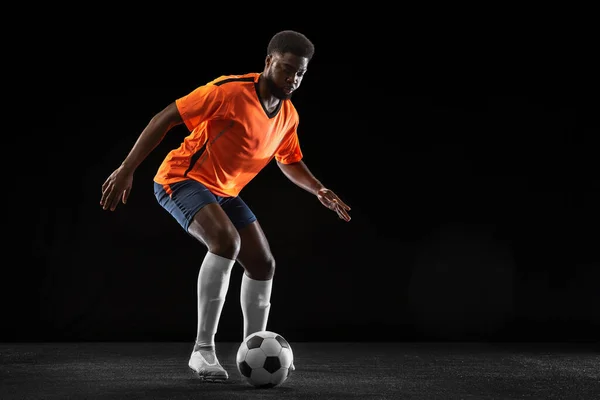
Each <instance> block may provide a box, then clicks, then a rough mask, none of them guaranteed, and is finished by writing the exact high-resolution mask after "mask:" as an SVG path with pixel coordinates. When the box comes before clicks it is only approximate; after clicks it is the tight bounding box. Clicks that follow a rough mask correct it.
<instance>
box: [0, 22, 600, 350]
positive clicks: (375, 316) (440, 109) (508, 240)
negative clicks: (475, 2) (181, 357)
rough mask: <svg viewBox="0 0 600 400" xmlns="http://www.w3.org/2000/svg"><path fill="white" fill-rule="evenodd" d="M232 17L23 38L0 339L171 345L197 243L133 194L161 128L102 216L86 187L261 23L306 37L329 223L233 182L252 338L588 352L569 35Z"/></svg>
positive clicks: (187, 325) (224, 68) (585, 221)
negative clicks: (259, 244)
mask: <svg viewBox="0 0 600 400" xmlns="http://www.w3.org/2000/svg"><path fill="white" fill-rule="evenodd" d="M186 18H189V19H190V20H188V19H186ZM255 18H256V17H253V19H252V20H250V21H246V23H245V24H244V23H240V24H237V23H236V22H234V21H229V22H228V23H226V24H225V23H224V22H223V21H222V20H220V21H219V24H220V25H219V27H218V28H216V27H214V26H198V27H197V28H194V27H195V25H194V24H192V22H193V21H191V19H192V16H186V15H181V18H180V19H179V20H178V21H175V22H178V23H179V24H180V25H177V24H172V25H169V26H168V27H167V26H163V25H160V24H158V23H156V22H155V21H146V20H144V19H143V18H141V17H140V18H139V19H136V20H135V22H133V21H132V20H117V19H110V18H109V19H106V18H105V19H102V22H99V23H92V22H91V21H90V20H86V21H85V22H81V23H80V24H78V23H74V22H73V21H70V22H69V23H62V24H56V25H55V26H54V27H53V29H51V30H48V31H47V32H46V35H45V36H43V37H41V38H40V42H39V43H37V44H36V47H35V49H36V57H39V58H43V59H44V63H42V64H41V65H42V66H41V67H40V68H39V70H38V73H37V74H36V75H35V77H36V80H35V81H34V80H33V79H32V80H31V82H33V83H34V85H37V84H38V83H39V87H38V89H37V90H35V91H32V92H31V97H30V98H29V103H28V104H37V103H39V106H37V108H36V109H37V110H39V111H40V112H42V111H44V112H46V111H49V113H48V116H47V117H46V116H45V117H43V118H42V117H38V116H37V115H31V118H30V119H29V120H26V121H25V122H28V123H26V124H24V125H25V127H26V128H27V129H25V130H22V131H21V132H23V133H22V136H20V137H19V139H18V141H19V142H20V145H18V146H20V147H19V148H22V149H26V148H28V147H29V146H31V143H35V145H34V149H35V154H30V153H25V152H19V154H20V155H21V156H23V157H24V160H21V161H20V162H21V163H22V165H21V166H20V167H19V172H20V174H19V175H21V178H20V179H19V180H18V182H16V183H15V184H14V187H15V188H21V190H22V191H21V192H20V193H23V195H22V196H21V197H20V198H19V199H15V198H10V199H9V201H10V202H12V203H13V204H14V203H15V201H16V200H19V201H20V204H22V206H21V207H19V208H18V210H20V211H14V212H13V211H10V210H15V208H13V207H10V208H8V210H9V212H8V214H9V215H8V218H9V221H13V219H14V222H15V223H16V224H17V226H18V227H19V228H20V231H19V233H22V234H23V236H18V235H9V236H10V239H11V240H12V239H15V238H16V240H15V241H14V249H18V252H15V253H16V255H15V256H13V257H12V261H10V260H7V265H14V266H15V267H14V268H11V269H9V271H10V272H5V274H4V276H5V277H6V278H7V279H6V280H5V287H6V288H5V290H4V291H3V295H5V296H6V299H5V301H4V304H5V305H6V307H5V308H4V319H3V321H4V327H3V329H2V331H1V332H2V333H1V335H0V339H1V340H4V341H63V340H90V341H92V340H93V341H95V340H102V341H104V340H106V341H113V340H116V341H121V340H124V341H129V340H142V341H146V340H169V341H171V340H172V341H190V342H191V341H192V340H193V339H194V336H195V329H196V309H195V291H196V278H197V272H198V268H199V266H200V264H201V262H202V259H203V256H204V254H205V252H206V250H205V248H204V247H202V246H201V245H200V244H198V243H196V242H194V240H192V239H191V238H190V237H189V236H187V234H185V233H184V232H183V231H182V230H181V229H180V227H179V225H178V224H177V223H176V222H175V221H174V220H173V219H172V218H171V217H170V216H169V215H168V214H167V213H166V212H165V211H164V210H163V209H162V208H161V207H160V206H159V205H158V204H157V203H156V200H155V198H154V196H153V193H152V177H153V176H154V173H155V171H156V169H157V167H158V165H159V164H160V162H161V161H162V158H163V157H164V156H165V155H166V154H167V152H168V151H169V150H170V149H172V148H173V147H176V146H178V145H179V143H180V142H181V140H182V139H183V137H184V135H185V134H186V132H185V129H184V128H183V127H178V128H176V129H174V130H172V131H171V132H170V133H169V134H168V136H167V138H166V139H165V140H164V142H163V143H161V144H160V145H159V147H157V148H156V149H155V151H154V152H153V153H152V154H151V155H150V156H149V157H148V158H147V159H146V161H145V162H144V163H143V164H142V165H141V166H140V168H139V169H138V170H137V172H136V174H135V179H134V186H133V192H132V195H131V197H130V201H129V202H128V204H127V205H126V206H123V205H120V206H119V207H118V208H117V210H116V211H115V212H114V213H110V212H107V211H103V210H102V209H101V207H100V205H99V200H100V193H101V185H102V183H103V182H104V180H105V179H106V177H107V176H108V175H109V174H110V173H111V172H112V171H113V170H114V169H115V168H116V167H118V165H119V164H120V162H121V161H122V160H123V158H124V157H125V156H126V155H127V152H128V151H129V149H130V148H131V146H132V145H133V144H134V142H135V140H136V138H137V136H138V135H139V133H140V132H141V131H142V129H143V128H144V127H145V125H146V123H147V122H148V121H149V120H150V118H151V117H152V116H153V115H154V114H155V113H157V112H158V111H160V110H161V109H162V108H163V107H164V106H166V105H167V104H168V103H170V102H171V101H173V100H175V99H176V98H177V97H180V96H182V95H184V94H186V93H188V92H189V91H191V90H193V89H194V88H195V87H196V86H198V85H201V84H204V83H205V82H207V81H209V80H212V79H214V78H215V77H217V76H219V75H222V74H241V73H246V72H253V71H256V72H260V71H262V68H263V66H264V57H265V55H266V54H265V52H266V46H267V43H268V41H269V39H270V37H271V36H272V35H273V34H274V33H276V32H277V31H279V30H281V29H297V30H301V31H303V32H304V33H306V34H307V36H309V38H311V39H312V40H313V42H314V43H315V46H316V54H315V57H314V59H313V61H312V62H311V64H310V65H309V72H308V74H307V75H306V77H305V80H304V82H303V85H302V87H301V88H300V90H299V91H298V92H297V93H296V94H295V95H294V99H293V100H294V103H295V105H296V107H297V109H298V110H299V113H300V121H301V122H300V131H299V134H300V140H301V144H302V146H303V150H304V153H305V162H306V163H307V165H308V166H309V167H310V168H311V170H312V171H313V172H314V173H315V175H316V176H317V177H319V178H320V179H321V180H322V181H323V182H324V183H325V184H326V185H328V186H329V187H330V188H331V189H333V190H334V191H336V193H338V194H339V195H340V196H341V197H342V198H343V199H344V200H345V201H346V202H347V203H348V204H349V205H350V206H351V207H352V211H351V215H352V217H353V219H352V221H351V222H350V223H344V222H343V221H341V220H339V219H338V218H337V217H336V215H335V214H333V213H332V212H331V211H329V210H327V209H325V208H324V207H322V206H321V205H320V203H319V202H318V201H317V199H315V198H313V197H311V196H310V195H309V194H307V193H305V192H303V191H302V190H301V189H299V188H296V187H294V185H293V184H292V183H290V182H289V181H287V180H286V179H285V177H284V176H283V175H282V174H281V173H280V172H279V170H278V169H277V167H276V166H275V165H274V164H272V165H269V166H268V167H267V168H266V169H265V170H264V171H263V172H262V173H261V174H260V175H259V176H258V177H257V178H256V179H255V180H254V181H252V182H251V183H250V185H249V186H248V187H247V188H245V189H244V191H243V192H242V196H243V198H244V199H245V201H246V202H247V203H248V204H249V205H250V206H251V208H252V209H253V210H254V212H255V213H256V215H257V216H258V218H259V220H260V222H261V224H262V226H263V229H264V230H265V232H266V234H267V236H268V238H269V239H270V243H271V247H272V251H273V253H274V255H275V257H276V260H277V272H276V276H275V284H274V288H273V296H272V310H271V318H270V321H269V327H268V328H269V329H270V330H274V331H277V332H280V333H282V334H283V335H284V336H286V337H287V338H288V339H290V340H293V341H302V340H307V341H330V340H331V341H346V340H386V341H396V340H500V341H504V340H507V341H596V340H597V338H598V335H599V334H600V290H598V287H599V286H598V285H599V282H600V273H599V267H600V258H599V256H598V243H600V242H599V239H600V234H599V233H598V222H600V215H599V212H598V204H600V201H599V200H600V195H599V194H600V186H599V184H598V182H599V180H598V173H597V171H598V147H597V144H596V142H597V137H598V118H597V117H598V112H597V106H598V101H597V99H596V97H597V91H596V90H595V89H594V87H593V86H592V79H593V76H594V72H593V71H594V68H593V65H592V64H590V63H591V60H592V58H591V56H592V55H591V54H590V48H589V47H588V44H589V43H590V39H587V40H586V38H587V37H588V36H586V35H587V33H588V31H587V26H586V25H585V24H579V25H578V26H577V27H575V28H574V29H575V30H573V29H571V28H569V29H564V25H560V24H549V25H548V26H543V27H539V26H533V25H530V24H529V25H528V24H525V25H523V26H522V27H521V28H519V30H518V31H517V29H516V27H515V25H514V24H512V25H511V24H508V25H500V24H499V27H500V29H485V28H486V26H487V22H486V21H481V23H480V24H479V25H478V26H477V27H474V26H466V25H464V24H461V23H458V22H457V23H456V24H451V23H448V24H447V25H443V26H442V25H438V24H435V23H431V24H427V23H426V21H425V22H424V23H422V24H420V25H417V26H414V25H413V26H410V27H408V26H404V25H403V24H405V23H406V22H407V21H409V20H410V16H409V15H405V16H404V17H402V18H401V19H399V20H396V21H390V22H385V23H380V24H378V23H375V25H372V23H373V22H372V21H371V26H370V27H368V26H366V25H365V24H364V23H362V22H360V21H357V22H356V23H353V22H352V21H348V20H345V22H346V23H344V24H342V23H341V22H340V23H339V25H335V19H328V21H330V24H321V23H319V22H318V21H316V20H314V21H311V22H310V23H308V22H305V23H303V24H298V23H289V24H286V23H284V22H285V18H282V19H281V20H277V21H279V22H277V23H265V22H263V23H258V21H257V20H255ZM331 21H334V22H331ZM363 22H364V21H363ZM332 23H333V25H332ZM184 27H186V28H184ZM502 27H503V28H502ZM192 28H194V29H192ZM592 53H593V52H592ZM44 68H45V69H44ZM42 87H43V88H44V90H40V89H39V88H42ZM28 94H29V93H28ZM34 96H37V97H39V98H37V99H36V98H35V97H34ZM28 97H29V96H28ZM36 102H37V103H36ZM31 121H33V122H34V123H31ZM24 132H27V133H24ZM19 154H17V156H18V155H19ZM31 158H34V160H35V161H32V160H31ZM15 162H16V161H13V164H14V163H15ZM34 182H35V184H34ZM24 206H27V207H28V208H26V209H24V208H22V207H24ZM9 243H12V241H11V242H9ZM241 274H242V270H241V268H240V267H239V266H237V265H236V267H235V269H234V273H233V274H232V279H231V285H230V289H229V292H228V300H227V303H226V305H225V308H224V311H223V315H222V317H221V324H220V330H219V333H218V334H217V340H218V341H230V340H231V341H237V340H239V339H240V336H241V329H242V319H241V311H240V308H239V286H240V279H241Z"/></svg>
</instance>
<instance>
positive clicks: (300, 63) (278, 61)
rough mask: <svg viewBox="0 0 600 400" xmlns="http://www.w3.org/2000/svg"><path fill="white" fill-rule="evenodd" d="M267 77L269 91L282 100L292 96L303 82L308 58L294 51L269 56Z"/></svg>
mask: <svg viewBox="0 0 600 400" xmlns="http://www.w3.org/2000/svg"><path fill="white" fill-rule="evenodd" d="M266 64H267V65H266V70H265V74H264V75H265V78H266V81H267V84H268V87H269V91H270V92H271V94H272V95H273V96H275V97H276V98H278V99H280V100H286V99H289V98H291V97H292V94H293V93H294V91H295V90H296V89H298V87H300V83H301V82H302V78H304V74H305V73H306V69H307V67H308V58H306V57H298V56H296V55H294V54H292V53H285V54H277V53H275V54H272V55H269V56H267V60H266Z"/></svg>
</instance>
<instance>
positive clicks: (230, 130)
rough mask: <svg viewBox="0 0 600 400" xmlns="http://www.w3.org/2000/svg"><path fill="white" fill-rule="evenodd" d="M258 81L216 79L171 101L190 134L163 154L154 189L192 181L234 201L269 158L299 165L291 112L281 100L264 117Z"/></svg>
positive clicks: (294, 115)
mask: <svg viewBox="0 0 600 400" xmlns="http://www.w3.org/2000/svg"><path fill="white" fill-rule="evenodd" d="M259 76H260V74H259V73H249V74H245V75H230V76H221V77H219V78H217V79H215V80H213V81H211V82H209V83H207V84H205V85H203V86H200V87H198V88H196V89H195V90H193V91H192V92H191V93H189V94H187V95H186V96H183V97H181V98H179V99H177V100H175V104H176V105H177V108H178V110H179V113H180V114H181V117H182V119H183V122H184V123H185V125H186V127H187V128H188V129H189V130H190V134H189V135H188V136H186V137H185V138H184V140H183V142H182V143H181V145H180V146H179V147H178V148H176V149H174V150H171V151H170V152H169V153H168V154H167V156H166V157H165V159H164V160H163V162H162V164H161V165H160V167H159V169H158V172H157V173H156V175H155V177H154V180H155V181H156V182H157V183H159V184H162V185H166V184H170V183H175V182H178V181H181V180H184V179H194V180H197V181H199V182H201V183H202V184H204V185H205V186H206V187H207V188H208V189H209V190H210V191H211V192H213V193H214V194H216V195H218V196H223V197H234V196H237V195H238V194H239V193H240V191H241V190H242V189H243V188H244V186H246V185H247V184H248V182H250V181H251V180H252V179H253V178H254V177H255V176H256V175H257V174H258V173H259V172H260V171H261V170H262V169H263V168H264V167H265V166H266V165H267V164H268V163H269V162H270V161H271V160H272V159H273V158H275V159H276V160H277V161H279V162H281V163H284V164H289V163H293V162H297V161H300V160H301V159H302V152H301V150H300V144H299V141H298V133H297V128H298V112H297V111H296V108H295V107H294V106H293V104H292V102H291V101H290V100H283V101H281V102H280V103H279V106H278V108H277V109H275V111H273V112H272V113H270V114H269V113H268V112H267V110H266V109H265V108H264V106H263V104H262V102H261V100H260V98H259V94H258V78H259Z"/></svg>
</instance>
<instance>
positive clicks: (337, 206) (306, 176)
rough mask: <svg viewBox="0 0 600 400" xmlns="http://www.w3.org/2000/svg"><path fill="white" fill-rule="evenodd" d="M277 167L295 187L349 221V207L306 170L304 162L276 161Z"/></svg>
mask: <svg viewBox="0 0 600 400" xmlns="http://www.w3.org/2000/svg"><path fill="white" fill-rule="evenodd" d="M277 166H278V167H279V169H281V172H283V174H284V175H285V176H286V177H287V178H288V179H289V180H290V181H292V182H293V183H294V184H295V185H296V186H298V187H300V188H302V189H304V190H306V191H307V192H309V193H312V194H314V195H315V196H317V198H318V199H319V201H320V202H321V204H323V205H324V206H325V207H327V208H329V209H330V210H332V211H335V212H336V213H337V215H338V217H340V218H341V219H343V220H344V221H346V222H348V221H350V215H349V214H348V211H350V207H349V206H348V205H347V204H346V203H344V202H343V201H342V200H341V199H340V198H339V197H338V196H337V195H336V194H335V193H334V192H333V191H332V190H330V189H328V188H326V187H325V186H324V185H323V184H322V183H321V182H320V181H319V180H318V179H317V178H315V176H314V175H313V174H312V172H311V171H310V170H309V169H308V166H307V165H306V164H305V163H304V161H302V160H300V161H297V162H293V163H287V164H285V163H282V162H279V161H277Z"/></svg>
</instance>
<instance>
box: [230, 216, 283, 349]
mask: <svg viewBox="0 0 600 400" xmlns="http://www.w3.org/2000/svg"><path fill="white" fill-rule="evenodd" d="M239 233H240V238H241V247H240V251H239V253H238V257H237V261H238V262H239V263H240V264H241V265H242V267H243V268H244V274H243V275H242V284H241V291H240V304H241V306H242V314H243V317H244V334H243V335H244V336H243V338H244V339H245V338H246V337H248V335H250V334H252V333H254V332H259V331H264V330H266V329H267V321H268V319H269V311H270V309H271V290H272V287H273V276H274V274H275V259H274V258H273V254H271V249H270V247H269V243H268V241H267V238H266V237H265V234H264V232H263V230H262V228H261V226H260V224H259V222H258V221H254V222H252V223H251V224H249V225H247V226H245V227H243V228H242V229H240V230H239Z"/></svg>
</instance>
